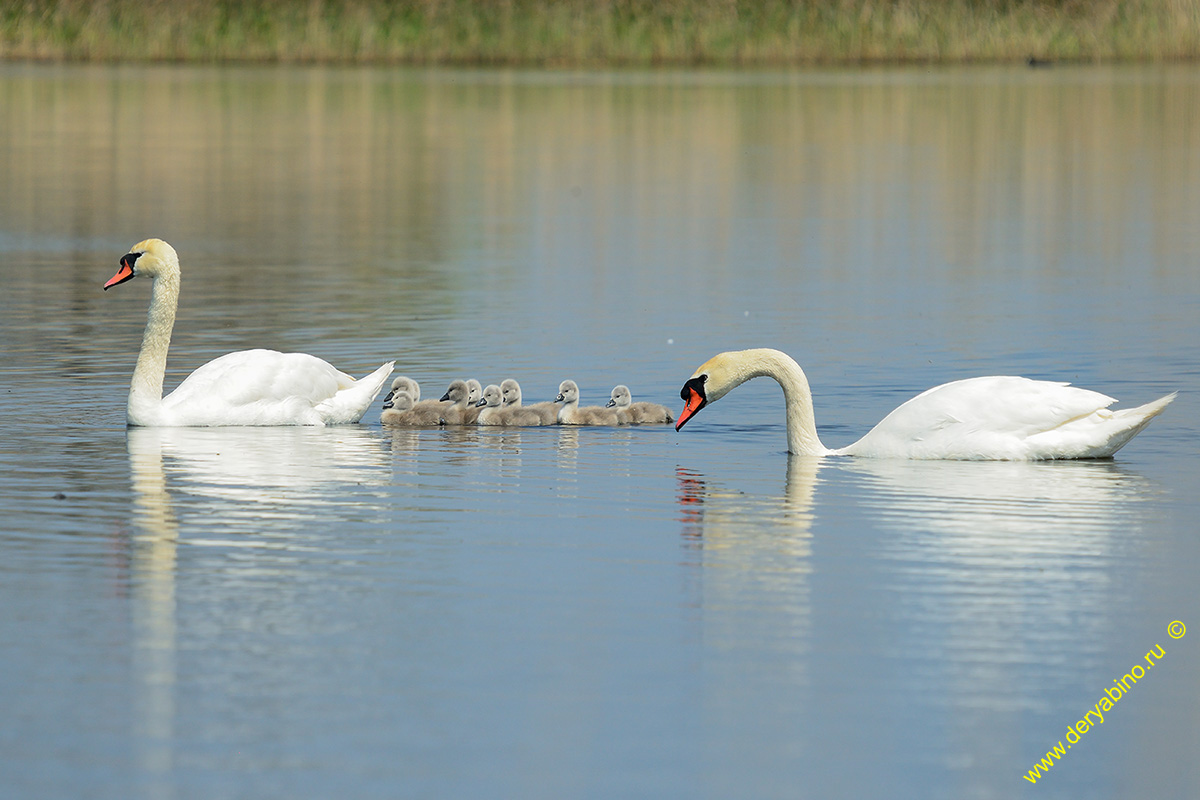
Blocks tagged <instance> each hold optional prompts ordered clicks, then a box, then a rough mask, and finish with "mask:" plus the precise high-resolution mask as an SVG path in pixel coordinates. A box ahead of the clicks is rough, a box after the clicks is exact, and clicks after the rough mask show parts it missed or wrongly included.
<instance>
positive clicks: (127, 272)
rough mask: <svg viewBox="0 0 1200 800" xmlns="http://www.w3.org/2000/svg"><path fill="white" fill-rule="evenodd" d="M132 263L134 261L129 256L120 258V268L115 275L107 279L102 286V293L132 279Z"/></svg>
mask: <svg viewBox="0 0 1200 800" xmlns="http://www.w3.org/2000/svg"><path fill="white" fill-rule="evenodd" d="M133 261H134V259H132V258H130V257H129V256H122V257H121V268H120V269H119V270H117V274H116V275H113V276H112V277H111V278H109V279H108V283H106V284H104V291H108V290H109V289H111V288H112V287H114V286H116V285H117V284H118V283H124V282H125V281H127V280H130V279H132V278H133Z"/></svg>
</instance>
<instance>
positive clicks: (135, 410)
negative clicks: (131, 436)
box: [126, 271, 179, 425]
mask: <svg viewBox="0 0 1200 800" xmlns="http://www.w3.org/2000/svg"><path fill="white" fill-rule="evenodd" d="M178 305H179V273H178V272H174V271H164V272H162V273H160V274H158V275H156V276H155V278H154V288H153V289H152V290H151V293H150V311H149V313H148V314H147V316H146V332H145V334H143V335H142V350H141V352H140V353H138V360H137V366H136V367H134V370H133V380H132V382H131V383H130V385H129V404H128V406H127V408H126V417H127V418H128V421H129V424H130V425H143V424H148V423H150V422H151V421H152V417H153V416H154V415H155V414H157V412H158V411H159V408H160V407H161V405H162V394H163V376H164V375H165V374H166V371H167V350H168V348H170V346H171V330H172V329H173V328H174V327H175V309H176V307H177V306H178Z"/></svg>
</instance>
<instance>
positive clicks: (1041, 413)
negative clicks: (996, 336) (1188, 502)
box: [846, 376, 1116, 459]
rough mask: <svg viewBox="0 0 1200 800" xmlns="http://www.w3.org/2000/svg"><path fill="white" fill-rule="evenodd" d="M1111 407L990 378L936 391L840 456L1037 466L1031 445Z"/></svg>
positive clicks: (1051, 386)
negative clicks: (999, 461) (1024, 462)
mask: <svg viewBox="0 0 1200 800" xmlns="http://www.w3.org/2000/svg"><path fill="white" fill-rule="evenodd" d="M1114 402H1116V401H1115V400H1114V399H1113V398H1111V397H1108V396H1107V395H1103V394H1100V393H1099V392H1093V391H1090V390H1088V389H1080V388H1077V387H1074V386H1070V385H1068V384H1066V383H1055V382H1051V381H1035V380H1030V379H1029V378H1018V377H1011V376H989V377H983V378H969V379H967V380H962V381H954V382H952V383H946V384H943V385H941V386H935V387H934V388H932V389H929V390H928V391H926V392H923V393H922V394H919V395H917V396H916V397H914V398H913V399H911V400H909V401H908V402H906V403H904V404H903V405H901V406H900V407H899V408H897V409H896V410H895V411H893V412H892V413H890V414H888V415H887V417H885V418H884V419H883V421H882V422H880V423H879V424H878V425H876V426H875V427H874V428H873V429H871V431H870V432H869V433H868V434H867V435H866V436H864V437H863V438H862V439H860V440H859V441H858V442H856V443H855V444H853V445H851V446H850V447H848V448H846V452H849V453H853V452H856V451H860V450H861V451H863V452H865V451H867V450H869V451H871V452H873V453H875V454H886V453H888V452H890V450H891V449H897V451H898V453H899V450H901V449H902V450H903V451H905V453H906V457H908V458H980V457H987V458H997V457H1004V458H1014V459H1026V458H1038V457H1040V456H1039V455H1038V454H1036V453H1033V452H1030V450H1029V439H1030V437H1033V436H1038V435H1039V434H1045V433H1047V432H1051V431H1054V430H1056V429H1058V428H1061V427H1062V426H1064V425H1067V424H1068V423H1071V422H1072V421H1075V420H1079V419H1082V418H1085V417H1088V416H1090V415H1092V414H1095V413H1096V412H1097V411H1099V410H1100V409H1104V408H1106V407H1108V406H1109V405H1111V404H1112V403H1114Z"/></svg>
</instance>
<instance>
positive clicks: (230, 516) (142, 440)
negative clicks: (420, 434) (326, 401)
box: [128, 426, 390, 544]
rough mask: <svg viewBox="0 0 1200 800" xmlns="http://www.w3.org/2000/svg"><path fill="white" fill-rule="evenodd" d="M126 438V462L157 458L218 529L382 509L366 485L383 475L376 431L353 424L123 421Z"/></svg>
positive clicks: (385, 462) (385, 467) (378, 482)
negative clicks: (146, 424) (155, 424)
mask: <svg viewBox="0 0 1200 800" xmlns="http://www.w3.org/2000/svg"><path fill="white" fill-rule="evenodd" d="M128 446H129V456H130V464H131V466H133V467H134V468H135V469H136V468H138V466H139V465H141V466H142V467H146V466H148V465H150V464H151V463H156V464H158V469H159V470H160V472H161V473H162V475H163V480H164V481H166V482H168V483H169V485H170V489H171V490H172V494H173V495H176V500H177V502H178V501H181V500H183V498H184V497H186V498H187V504H186V505H187V508H188V511H189V512H196V511H199V512H202V513H203V515H204V516H203V521H204V523H205V524H206V525H209V526H218V527H220V528H223V529H224V530H225V531H226V532H229V531H230V530H232V531H238V530H242V531H250V532H258V531H262V530H263V529H264V528H266V529H271V528H273V527H275V525H277V524H282V525H283V526H284V527H289V528H294V525H293V523H294V522H295V521H297V520H303V521H305V522H306V524H308V525H310V526H311V524H312V523H313V522H321V521H322V520H324V521H326V522H328V523H330V524H337V523H338V522H339V521H341V520H344V519H345V518H346V516H347V510H348V509H353V510H354V512H355V513H357V512H359V511H363V510H367V511H369V510H371V509H372V508H374V509H375V510H378V511H379V512H380V513H382V507H381V505H380V504H377V503H373V502H372V501H371V499H370V496H369V491H370V487H372V486H382V485H385V484H386V483H387V482H388V480H389V479H390V467H389V459H388V457H387V455H386V454H385V453H384V452H383V450H382V448H381V446H380V442H379V439H378V437H377V436H375V435H373V434H372V433H371V431H369V430H368V429H364V428H360V427H357V426H341V427H331V428H317V427H279V428H233V427H230V428H130V429H129V431H128ZM347 487H353V488H354V491H349V492H348V491H347ZM361 487H366V488H365V489H364V488H361ZM198 521H199V520H197V522H198ZM308 532H309V533H312V532H314V531H313V529H312V528H311V527H310V528H309V530H308ZM189 542H190V543H193V544H194V543H196V542H195V540H194V539H191V538H189Z"/></svg>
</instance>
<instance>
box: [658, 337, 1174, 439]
mask: <svg viewBox="0 0 1200 800" xmlns="http://www.w3.org/2000/svg"><path fill="white" fill-rule="evenodd" d="M758 377H770V378H774V379H775V380H776V381H777V382H778V383H779V385H780V386H781V387H783V398H784V404H785V406H786V410H787V436H788V452H790V453H794V454H796V455H811V456H835V455H844V456H865V457H874V458H914V459H960V460H980V461H1037V460H1048V459H1062V458H1109V457H1111V456H1112V455H1113V453H1115V452H1117V451H1118V450H1120V449H1121V448H1122V447H1123V446H1124V445H1125V444H1126V443H1128V442H1129V440H1130V439H1132V438H1133V437H1134V436H1136V435H1137V434H1138V433H1139V432H1140V431H1141V430H1142V429H1143V428H1145V427H1146V425H1148V424H1149V423H1150V420H1152V419H1153V418H1154V417H1156V416H1157V415H1158V414H1160V413H1162V410H1163V409H1164V408H1166V407H1167V405H1168V404H1170V402H1171V401H1172V400H1174V399H1175V393H1172V394H1169V395H1167V396H1165V397H1162V398H1159V399H1158V400H1155V401H1153V402H1150V403H1147V404H1145V405H1143V406H1138V407H1137V408H1129V409H1120V410H1117V411H1110V410H1109V409H1108V406H1110V405H1111V404H1113V403H1115V402H1116V400H1114V399H1113V398H1111V397H1107V396H1105V395H1103V394H1100V393H1099V392H1093V391H1089V390H1087V389H1079V388H1076V387H1073V386H1069V385H1068V384H1065V383H1055V382H1052V381H1035V380H1030V379H1029V378H1016V377H1009V376H990V377H984V378H968V379H966V380H960V381H953V382H952V383H946V384H942V385H941V386H935V387H934V388H932V389H929V390H927V391H925V392H922V393H921V394H919V395H917V396H916V397H914V398H912V399H911V400H909V401H908V402H906V403H904V404H903V405H901V406H900V407H899V408H897V409H896V410H895V411H893V412H892V413H890V414H888V415H887V416H886V417H884V419H883V421H882V422H880V423H879V424H878V425H876V426H875V427H874V428H872V429H871V430H870V431H869V432H868V433H867V435H866V436H864V437H862V438H861V439H859V440H858V441H857V442H855V443H854V444H852V445H849V446H847V447H843V448H841V449H837V450H831V449H829V448H827V447H825V446H824V445H823V444H821V440H820V439H819V438H818V437H817V427H816V420H815V417H814V415H813V403H812V392H811V391H810V390H809V387H808V379H807V378H806V377H805V375H804V371H803V370H801V369H800V366H799V365H798V364H797V363H796V362H795V361H793V360H792V359H791V358H790V357H789V356H788V355H787V354H785V353H781V352H780V351H778V350H771V349H766V348H763V349H758V350H741V351H733V352H727V353H720V354H718V355H716V356H713V357H712V358H710V359H709V360H708V361H706V362H704V364H702V365H701V366H700V368H699V369H697V370H696V371H695V372H694V373H693V374H692V377H691V378H689V379H688V381H687V383H685V384H684V385H683V389H682V390H681V391H680V393H679V394H680V397H682V398H683V400H684V403H685V406H684V409H683V411H682V412H681V413H680V414H679V420H678V422H676V424H675V430H679V429H680V428H682V427H683V426H684V423H686V422H687V421H688V420H689V419H691V418H692V417H693V416H695V415H696V413H697V412H698V411H700V409H702V408H704V406H706V405H708V404H709V403H713V402H716V401H717V400H719V399H721V398H722V397H724V396H725V395H726V394H727V393H729V391H731V390H732V389H734V388H736V387H737V386H740V385H741V384H743V383H745V382H746V381H748V380H750V379H752V378H758Z"/></svg>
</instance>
